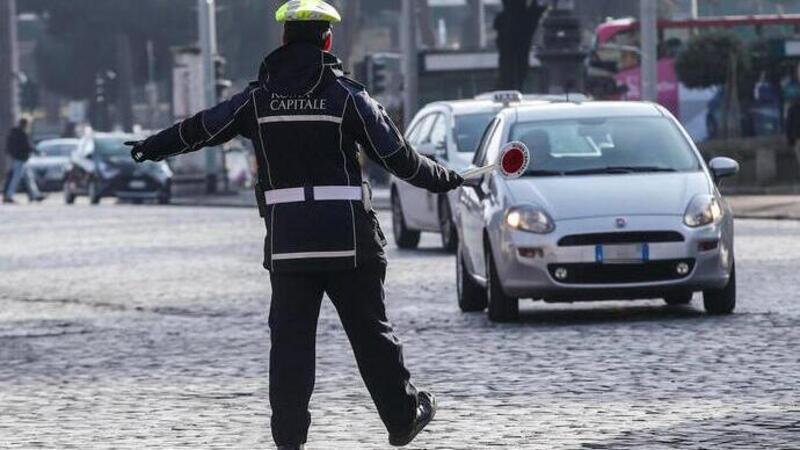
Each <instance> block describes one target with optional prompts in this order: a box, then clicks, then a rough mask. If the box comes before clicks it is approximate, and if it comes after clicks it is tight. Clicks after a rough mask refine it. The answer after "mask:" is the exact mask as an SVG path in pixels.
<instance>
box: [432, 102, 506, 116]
mask: <svg viewBox="0 0 800 450" xmlns="http://www.w3.org/2000/svg"><path fill="white" fill-rule="evenodd" d="M437 108H445V109H449V110H450V112H451V113H453V114H454V115H457V116H458V115H462V114H477V113H491V112H495V113H496V112H498V111H500V110H501V109H503V104H502V103H497V102H494V101H491V100H474V99H469V100H446V101H438V102H433V103H428V104H427V105H425V107H424V108H422V110H421V112H422V111H426V110H429V109H437Z"/></svg>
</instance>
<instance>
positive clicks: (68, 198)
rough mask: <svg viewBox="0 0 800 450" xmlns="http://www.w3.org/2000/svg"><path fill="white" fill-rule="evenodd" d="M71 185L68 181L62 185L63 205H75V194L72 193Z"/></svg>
mask: <svg viewBox="0 0 800 450" xmlns="http://www.w3.org/2000/svg"><path fill="white" fill-rule="evenodd" d="M71 184H72V183H70V182H69V181H67V182H65V183H64V203H66V204H67V205H72V204H74V203H75V194H74V193H73V192H72V187H71V186H70V185H71Z"/></svg>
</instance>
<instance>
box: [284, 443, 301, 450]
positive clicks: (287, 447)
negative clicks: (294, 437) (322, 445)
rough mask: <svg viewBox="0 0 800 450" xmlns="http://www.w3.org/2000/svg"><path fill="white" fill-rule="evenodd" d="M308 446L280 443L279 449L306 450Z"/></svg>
mask: <svg viewBox="0 0 800 450" xmlns="http://www.w3.org/2000/svg"><path fill="white" fill-rule="evenodd" d="M305 448H306V446H305V445H303V444H300V445H279V446H278V450H304V449H305Z"/></svg>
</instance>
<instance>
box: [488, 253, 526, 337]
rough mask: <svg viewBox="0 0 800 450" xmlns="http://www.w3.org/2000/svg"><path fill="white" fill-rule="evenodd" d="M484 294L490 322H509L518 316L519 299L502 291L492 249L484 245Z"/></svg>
mask: <svg viewBox="0 0 800 450" xmlns="http://www.w3.org/2000/svg"><path fill="white" fill-rule="evenodd" d="M486 271H487V272H488V273H487V276H486V294H487V298H488V304H489V320H491V321H492V322H511V321H514V320H517V318H518V317H519V299H517V298H514V297H509V296H508V295H506V293H505V292H503V287H502V286H501V285H500V277H499V276H498V274H497V266H496V265H495V263H494V257H493V256H492V250H491V248H489V246H488V245H487V246H486Z"/></svg>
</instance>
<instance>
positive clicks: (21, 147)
mask: <svg viewBox="0 0 800 450" xmlns="http://www.w3.org/2000/svg"><path fill="white" fill-rule="evenodd" d="M29 126H30V121H29V120H28V119H26V118H22V119H20V120H19V122H18V124H17V126H16V127H14V128H12V129H11V131H10V132H9V133H8V137H7V138H6V153H8V155H9V156H10V157H11V170H10V171H9V173H8V176H7V177H6V183H5V186H4V187H5V189H4V190H3V203H14V194H16V193H17V189H18V188H19V184H20V182H22V181H23V180H24V181H25V182H26V187H27V189H28V195H29V198H30V199H31V201H42V200H44V196H43V195H42V193H41V192H40V191H39V187H38V186H37V185H36V178H35V177H34V176H33V173H31V172H30V170H29V168H28V165H27V162H28V159H29V158H30V157H31V154H32V153H34V152H35V149H34V148H33V145H31V141H30V137H29V136H28V127H29Z"/></svg>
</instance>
